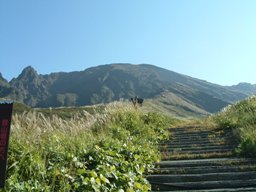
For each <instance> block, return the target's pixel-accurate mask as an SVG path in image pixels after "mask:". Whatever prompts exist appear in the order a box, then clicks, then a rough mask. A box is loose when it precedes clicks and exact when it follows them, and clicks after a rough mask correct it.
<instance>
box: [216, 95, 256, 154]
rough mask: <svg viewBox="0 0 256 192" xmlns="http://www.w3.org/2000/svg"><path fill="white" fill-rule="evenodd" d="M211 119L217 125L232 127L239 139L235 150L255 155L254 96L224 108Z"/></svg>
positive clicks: (255, 114) (255, 124) (255, 106)
mask: <svg viewBox="0 0 256 192" xmlns="http://www.w3.org/2000/svg"><path fill="white" fill-rule="evenodd" d="M213 119H214V121H215V122H216V123H217V125H218V126H219V127H221V128H230V129H233V131H234V133H235V134H236V136H237V137H238V139H239V141H240V144H239V146H238V148H237V150H236V151H237V152H238V153H239V154H240V155H242V156H251V157H256V97H255V96H253V97H250V98H248V99H245V100H243V101H240V102H238V103H236V104H234V105H232V106H228V107H226V108H224V109H223V110H222V111H221V112H220V113H218V114H216V115H214V116H213Z"/></svg>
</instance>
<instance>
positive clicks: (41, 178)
mask: <svg viewBox="0 0 256 192" xmlns="http://www.w3.org/2000/svg"><path fill="white" fill-rule="evenodd" d="M172 122H173V121H172V120H170V119H169V118H167V117H164V116H161V115H159V114H156V113H146V114H145V113H143V112H142V111H140V110H139V109H134V108H133V107H132V106H131V105H130V104H128V103H121V102H115V103H112V104H109V105H107V106H106V107H104V108H101V111H100V112H99V111H97V110H95V112H94V113H93V114H91V113H88V112H87V111H79V112H77V113H76V114H75V115H74V116H73V117H72V118H67V119H63V118H61V117H59V116H57V115H54V114H52V115H48V114H47V115H46V116H45V115H44V114H43V113H41V112H36V111H33V110H30V112H24V113H22V114H15V115H14V116H13V119H12V132H11V139H10V147H9V158H8V171H7V175H8V176H7V182H6V186H5V188H4V189H3V190H2V191H17V192H18V191H49V192H50V191H51V192H52V191H120V192H122V191H149V190H150V185H149V182H148V181H147V180H146V179H145V175H146V174H147V173H148V172H150V171H151V169H152V168H153V165H154V162H155V161H158V160H159V154H158V152H157V143H158V141H159V140H161V139H165V138H167V137H168V133H167V131H166V130H165V127H167V126H168V125H169V124H170V123H172Z"/></svg>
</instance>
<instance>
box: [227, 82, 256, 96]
mask: <svg viewBox="0 0 256 192" xmlns="http://www.w3.org/2000/svg"><path fill="white" fill-rule="evenodd" d="M226 88H227V89H229V90H232V91H236V92H240V93H245V94H247V95H252V94H255V93H256V84H254V85H253V84H250V83H239V84H237V85H232V86H226Z"/></svg>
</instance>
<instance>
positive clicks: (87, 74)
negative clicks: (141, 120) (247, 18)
mask: <svg viewBox="0 0 256 192" xmlns="http://www.w3.org/2000/svg"><path fill="white" fill-rule="evenodd" d="M242 87H243V86H242ZM240 88H241V86H238V87H224V86H220V85H216V84H212V83H209V82H207V81H204V80H200V79H196V78H192V77H189V76H186V75H182V74H179V73H175V72H173V71H169V70H166V69H163V68H159V67H156V66H153V65H148V64H141V65H133V64H108V65H101V66H97V67H92V68H88V69H86V70H84V71H75V72H69V73H67V72H59V73H51V74H48V75H41V74H38V73H37V72H36V70H35V69H33V68H32V67H31V66H29V67H27V68H25V69H24V70H23V71H22V72H21V74H20V75H19V76H18V77H17V78H14V79H12V80H11V81H10V82H7V81H6V80H5V79H4V78H3V77H2V76H0V97H9V98H12V99H15V100H17V101H20V102H23V103H25V104H27V105H30V106H32V107H50V106H52V107H58V106H82V105H90V104H98V103H107V102H111V101H114V100H119V99H121V98H122V99H129V98H131V97H134V96H136V95H138V96H140V97H142V98H145V99H150V100H152V102H160V103H158V105H162V104H164V105H163V106H164V107H167V106H169V109H175V108H176V109H180V110H184V111H186V112H189V113H198V114H206V113H212V112H216V111H218V110H220V109H221V108H222V107H224V106H226V105H228V104H229V103H232V102H235V101H238V100H241V99H244V98H245V97H247V96H248V95H251V94H253V93H255V92H256V89H252V90H250V91H247V92H244V91H242V90H240ZM247 88H248V87H247ZM167 108H168V107H167ZM177 111H178V110H176V112H177Z"/></svg>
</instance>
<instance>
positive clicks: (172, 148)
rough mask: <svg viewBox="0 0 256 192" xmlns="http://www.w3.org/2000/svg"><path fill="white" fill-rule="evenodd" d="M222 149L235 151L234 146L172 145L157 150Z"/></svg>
mask: <svg viewBox="0 0 256 192" xmlns="http://www.w3.org/2000/svg"><path fill="white" fill-rule="evenodd" d="M223 148H228V149H230V150H233V149H235V146H234V145H200V146H192V145H190V146H183V147H180V146H175V147H174V146H172V145H167V146H162V147H160V148H159V150H160V151H164V150H166V151H191V150H194V151H197V150H208V149H217V150H218V149H223Z"/></svg>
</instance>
